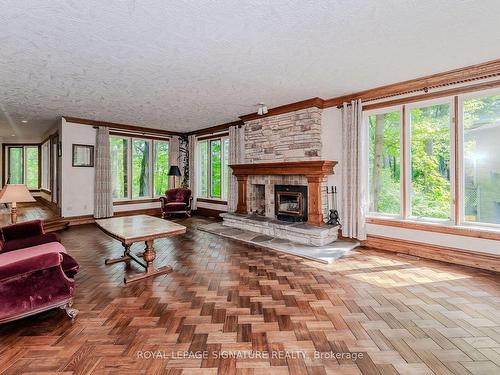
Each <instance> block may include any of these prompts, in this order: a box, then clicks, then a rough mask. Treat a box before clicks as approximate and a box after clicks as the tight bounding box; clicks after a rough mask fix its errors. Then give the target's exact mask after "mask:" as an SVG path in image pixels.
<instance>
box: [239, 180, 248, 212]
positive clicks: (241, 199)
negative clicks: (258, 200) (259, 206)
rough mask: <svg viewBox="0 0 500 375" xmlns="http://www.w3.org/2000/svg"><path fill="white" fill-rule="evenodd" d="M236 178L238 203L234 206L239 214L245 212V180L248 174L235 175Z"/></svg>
mask: <svg viewBox="0 0 500 375" xmlns="http://www.w3.org/2000/svg"><path fill="white" fill-rule="evenodd" d="M236 179H237V180H238V205H237V206H236V212H237V213H239V214H247V213H248V209H247V182H248V175H243V176H241V175H240V176H236Z"/></svg>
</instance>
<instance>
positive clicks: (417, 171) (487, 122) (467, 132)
mask: <svg viewBox="0 0 500 375" xmlns="http://www.w3.org/2000/svg"><path fill="white" fill-rule="evenodd" d="M490 92H492V91H490ZM452 99H453V98H452V97H448V98H444V99H440V100H439V101H434V102H430V103H427V104H425V103H424V104H419V103H411V104H407V105H401V106H399V107H396V109H394V108H392V109H388V110H386V111H384V110H375V111H371V112H366V113H365V119H366V122H367V127H368V185H369V186H368V191H369V198H370V205H369V212H370V213H371V214H382V215H393V216H399V217H402V218H404V219H421V220H426V219H431V220H432V219H434V220H443V221H446V222H452V223H454V224H466V223H474V224H475V225H481V224H484V225H499V224H500V147H499V140H500V94H499V93H498V91H497V92H493V94H487V93H484V92H483V93H473V94H464V95H463V96H457V97H455V98H454V100H452ZM455 105H456V106H457V107H456V108H455ZM402 113H405V114H406V117H405V118H402ZM454 113H457V117H456V118H454V117H453V114H454ZM403 124H405V127H404V128H403V127H402V126H403ZM402 135H404V137H402ZM455 139H456V140H457V143H456V146H454V142H453V140H455ZM403 140H404V141H403ZM403 151H405V152H404V153H403ZM403 156H405V157H403ZM403 187H404V188H405V189H403ZM453 187H456V188H453ZM402 192H405V195H406V196H404V197H403V196H402V195H403V194H402Z"/></svg>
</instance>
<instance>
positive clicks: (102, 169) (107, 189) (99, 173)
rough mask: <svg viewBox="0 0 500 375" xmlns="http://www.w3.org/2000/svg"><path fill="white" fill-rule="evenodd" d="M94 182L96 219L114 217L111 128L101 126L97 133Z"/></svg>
mask: <svg viewBox="0 0 500 375" xmlns="http://www.w3.org/2000/svg"><path fill="white" fill-rule="evenodd" d="M94 173H95V182H94V217H95V218H97V219H99V218H104V217H111V216H113V188H112V186H111V159H110V154H109V128H108V127H105V126H100V127H98V128H97V132H96V150H95V166H94Z"/></svg>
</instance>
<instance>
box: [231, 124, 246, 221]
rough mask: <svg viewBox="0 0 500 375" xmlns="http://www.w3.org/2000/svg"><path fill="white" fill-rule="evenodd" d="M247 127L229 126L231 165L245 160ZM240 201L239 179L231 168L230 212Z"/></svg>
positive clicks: (233, 210)
mask: <svg viewBox="0 0 500 375" xmlns="http://www.w3.org/2000/svg"><path fill="white" fill-rule="evenodd" d="M244 137H245V129H244V128H243V127H242V126H238V125H237V126H231V127H230V128H229V165H231V164H241V163H244V160H245V149H244V142H245V139H244ZM237 203H238V181H237V180H236V177H234V176H233V173H232V171H231V168H229V192H228V196H227V208H228V211H229V212H235V211H236V206H237Z"/></svg>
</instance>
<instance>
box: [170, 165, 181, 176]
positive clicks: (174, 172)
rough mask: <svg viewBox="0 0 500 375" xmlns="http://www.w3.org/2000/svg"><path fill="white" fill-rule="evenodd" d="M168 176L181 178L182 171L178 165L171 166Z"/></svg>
mask: <svg viewBox="0 0 500 375" xmlns="http://www.w3.org/2000/svg"><path fill="white" fill-rule="evenodd" d="M168 175H169V176H181V170H180V169H179V167H178V166H177V165H171V166H170V169H169V170H168Z"/></svg>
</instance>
